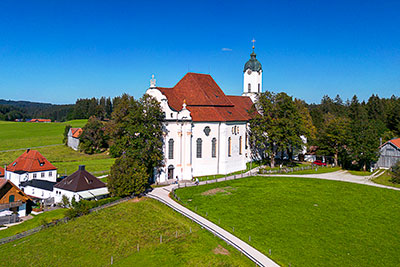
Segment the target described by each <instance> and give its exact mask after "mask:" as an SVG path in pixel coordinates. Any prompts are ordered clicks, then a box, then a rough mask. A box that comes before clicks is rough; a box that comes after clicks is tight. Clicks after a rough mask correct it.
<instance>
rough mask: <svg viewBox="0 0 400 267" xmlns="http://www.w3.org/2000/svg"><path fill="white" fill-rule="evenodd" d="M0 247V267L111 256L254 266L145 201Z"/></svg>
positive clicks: (133, 261)
mask: <svg viewBox="0 0 400 267" xmlns="http://www.w3.org/2000/svg"><path fill="white" fill-rule="evenodd" d="M160 236H162V243H160ZM138 244H139V251H138ZM0 248H1V249H0V258H1V259H2V266H17V265H20V266H108V265H110V263H111V257H112V258H113V265H117V266H134V265H135V266H253V265H254V264H253V263H252V262H251V261H250V260H249V259H247V258H246V257H245V256H241V254H240V253H239V252H238V251H237V250H235V249H234V248H232V247H231V246H228V245H227V244H226V243H225V242H223V241H221V240H220V239H219V238H217V237H215V236H213V235H212V234H211V233H209V232H208V231H206V230H204V229H201V227H200V226H198V225H197V224H195V223H193V222H191V221H190V220H189V219H187V218H186V217H183V216H182V215H180V214H178V213H176V212H175V211H173V210H171V209H170V208H168V207H167V206H165V205H163V204H161V203H159V202H157V201H155V200H152V199H147V198H142V199H141V201H137V200H132V201H129V202H125V203H122V204H119V205H116V206H113V207H110V208H106V209H103V210H100V211H98V212H95V213H91V214H89V215H87V216H83V217H79V218H77V219H75V220H73V221H69V222H68V223H66V224H62V225H57V226H54V227H50V228H47V229H45V230H42V231H40V232H38V233H36V234H33V235H31V236H29V237H26V238H23V239H20V240H17V241H14V242H11V243H8V244H5V245H1V246H0Z"/></svg>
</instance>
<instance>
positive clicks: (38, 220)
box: [0, 209, 65, 239]
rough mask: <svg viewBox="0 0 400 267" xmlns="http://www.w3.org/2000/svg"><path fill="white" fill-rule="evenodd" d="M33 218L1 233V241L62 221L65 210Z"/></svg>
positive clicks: (45, 213) (48, 212) (49, 212)
mask: <svg viewBox="0 0 400 267" xmlns="http://www.w3.org/2000/svg"><path fill="white" fill-rule="evenodd" d="M32 216H33V218H32V219H30V220H27V221H25V222H22V223H20V224H17V225H14V226H11V227H9V228H7V229H4V230H1V231H0V239H1V238H4V237H8V236H13V235H16V234H19V233H21V232H24V231H27V230H29V229H33V228H35V227H38V226H40V225H43V224H44V223H49V222H51V221H53V220H57V219H61V218H64V217H65V209H57V210H52V211H47V212H44V213H41V214H38V215H32Z"/></svg>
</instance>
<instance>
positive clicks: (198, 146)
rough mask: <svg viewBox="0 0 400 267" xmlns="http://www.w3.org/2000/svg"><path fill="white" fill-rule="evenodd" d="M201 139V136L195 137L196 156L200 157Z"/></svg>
mask: <svg viewBox="0 0 400 267" xmlns="http://www.w3.org/2000/svg"><path fill="white" fill-rule="evenodd" d="M202 143H203V141H202V140H201V138H197V140H196V148H197V149H196V157H197V158H201V146H202Z"/></svg>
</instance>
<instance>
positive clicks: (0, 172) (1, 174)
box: [0, 167, 4, 177]
mask: <svg viewBox="0 0 400 267" xmlns="http://www.w3.org/2000/svg"><path fill="white" fill-rule="evenodd" d="M3 176H4V169H3V168H2V167H0V177H3Z"/></svg>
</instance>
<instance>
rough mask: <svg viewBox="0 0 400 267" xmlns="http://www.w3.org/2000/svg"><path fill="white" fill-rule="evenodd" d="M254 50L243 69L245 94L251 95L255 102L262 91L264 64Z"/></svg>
mask: <svg viewBox="0 0 400 267" xmlns="http://www.w3.org/2000/svg"><path fill="white" fill-rule="evenodd" d="M252 42H253V51H252V52H251V54H250V59H249V60H248V61H247V62H246V64H244V69H243V76H244V77H243V94H242V95H243V96H249V97H250V98H251V100H253V102H255V100H256V98H257V95H258V94H259V93H261V92H262V66H261V63H260V62H259V61H258V60H257V58H256V53H255V52H254V42H255V40H254V39H253V41H252Z"/></svg>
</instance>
